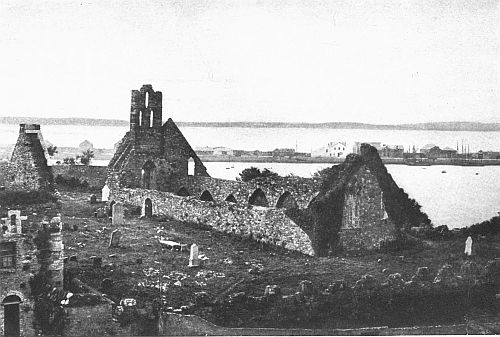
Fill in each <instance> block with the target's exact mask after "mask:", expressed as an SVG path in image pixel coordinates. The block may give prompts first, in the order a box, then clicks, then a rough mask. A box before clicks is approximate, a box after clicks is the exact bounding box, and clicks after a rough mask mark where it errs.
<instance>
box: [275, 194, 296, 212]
mask: <svg viewBox="0 0 500 337" xmlns="http://www.w3.org/2000/svg"><path fill="white" fill-rule="evenodd" d="M276 208H287V209H288V208H298V205H297V202H296V201H295V199H294V198H293V197H292V194H291V193H290V192H288V191H285V192H284V193H283V194H282V195H281V196H280V197H279V199H278V201H277V202H276Z"/></svg>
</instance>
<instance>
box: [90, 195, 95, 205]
mask: <svg viewBox="0 0 500 337" xmlns="http://www.w3.org/2000/svg"><path fill="white" fill-rule="evenodd" d="M90 203H91V204H95V203H97V197H96V196H95V194H92V195H91V196H90Z"/></svg>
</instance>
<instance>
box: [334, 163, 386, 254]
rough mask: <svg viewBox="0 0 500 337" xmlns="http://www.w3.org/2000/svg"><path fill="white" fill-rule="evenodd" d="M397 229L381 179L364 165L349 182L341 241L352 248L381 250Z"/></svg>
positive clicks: (345, 196) (345, 197)
mask: <svg viewBox="0 0 500 337" xmlns="http://www.w3.org/2000/svg"><path fill="white" fill-rule="evenodd" d="M394 232H395V231H394V224H393V223H392V222H391V221H390V220H389V219H388V217H387V213H386V211H385V206H384V201H383V192H382V189H381V188H380V185H379V184H378V181H377V178H376V177H375V176H374V175H373V174H372V173H371V172H370V169H369V168H368V167H366V166H365V165H363V166H362V167H361V168H360V169H359V170H358V171H357V172H356V173H355V174H354V175H353V176H352V178H351V180H350V181H349V182H348V183H347V185H346V189H345V194H344V208H343V211H342V226H341V228H340V233H339V236H340V242H341V244H342V246H343V247H346V248H348V249H349V250H356V249H378V248H380V244H381V242H385V241H391V240H394V239H395V235H394Z"/></svg>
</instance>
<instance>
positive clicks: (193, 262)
mask: <svg viewBox="0 0 500 337" xmlns="http://www.w3.org/2000/svg"><path fill="white" fill-rule="evenodd" d="M199 265H200V260H199V259H198V246H197V245H196V244H195V243H193V244H192V245H191V252H190V253H189V267H198V266H199Z"/></svg>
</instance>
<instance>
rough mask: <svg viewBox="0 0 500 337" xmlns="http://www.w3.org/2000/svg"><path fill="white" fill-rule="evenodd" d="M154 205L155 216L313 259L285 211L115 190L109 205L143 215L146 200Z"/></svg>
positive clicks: (305, 240)
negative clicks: (120, 204)
mask: <svg viewBox="0 0 500 337" xmlns="http://www.w3.org/2000/svg"><path fill="white" fill-rule="evenodd" d="M148 198H149V199H150V200H151V202H152V214H153V215H166V216H170V217H172V218H174V219H176V220H179V221H189V222H195V223H203V224H206V225H209V226H212V227H213V228H214V229H216V230H218V231H222V232H226V233H233V234H236V235H252V237H253V238H255V239H257V240H261V241H264V242H267V243H271V244H276V245H280V246H282V247H284V248H287V249H291V250H296V251H300V252H302V253H305V254H309V255H314V252H313V249H312V245H311V240H310V239H309V237H308V236H307V234H306V233H305V232H304V231H303V230H302V229H301V228H300V227H299V226H298V225H297V224H295V223H294V222H293V221H292V220H291V219H290V218H288V217H287V216H286V215H285V212H284V209H275V208H265V207H257V206H251V205H242V204H235V203H231V202H226V201H201V200H199V199H198V198H196V197H180V196H176V195H174V194H172V193H168V192H160V191H154V190H144V189H115V190H113V191H112V193H111V197H110V202H111V201H117V202H123V203H128V204H132V205H136V206H141V207H142V209H143V215H144V204H145V201H146V199H148Z"/></svg>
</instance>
